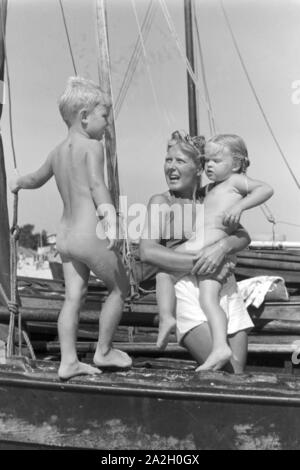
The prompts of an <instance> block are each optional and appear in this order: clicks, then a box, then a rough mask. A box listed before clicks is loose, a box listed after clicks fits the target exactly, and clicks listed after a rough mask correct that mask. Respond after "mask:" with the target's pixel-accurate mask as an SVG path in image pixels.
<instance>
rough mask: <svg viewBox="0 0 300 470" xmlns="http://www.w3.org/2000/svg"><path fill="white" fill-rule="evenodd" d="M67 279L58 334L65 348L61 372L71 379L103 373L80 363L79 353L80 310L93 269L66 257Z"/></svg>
mask: <svg viewBox="0 0 300 470" xmlns="http://www.w3.org/2000/svg"><path fill="white" fill-rule="evenodd" d="M62 261H63V270H64V278H65V301H64V304H63V307H62V310H61V312H60V314H59V317H58V335H59V342H60V350H61V363H60V367H59V369H58V375H59V377H60V378H61V379H63V380H67V379H70V378H71V377H75V376H76V375H85V374H99V373H100V371H99V370H98V369H96V368H95V367H92V366H90V365H88V364H84V363H82V362H79V360H78V357H77V352H76V339H77V329H78V320H79V313H80V308H81V306H82V303H83V302H84V299H85V295H86V291H87V283H88V278H89V269H88V268H87V267H86V266H85V265H84V264H83V263H80V262H78V261H75V260H70V259H66V258H65V257H64V256H62Z"/></svg>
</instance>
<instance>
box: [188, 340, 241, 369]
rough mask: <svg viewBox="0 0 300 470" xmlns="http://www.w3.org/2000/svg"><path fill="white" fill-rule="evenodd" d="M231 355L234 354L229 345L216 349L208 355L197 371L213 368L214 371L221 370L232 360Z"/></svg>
mask: <svg viewBox="0 0 300 470" xmlns="http://www.w3.org/2000/svg"><path fill="white" fill-rule="evenodd" d="M231 356H232V351H231V349H230V347H229V346H226V347H224V348H219V349H215V350H214V351H212V352H211V354H210V355H209V356H208V358H207V359H206V361H205V362H204V364H202V365H201V366H199V367H197V369H196V372H201V371H204V370H213V371H215V370H220V369H222V367H224V366H225V364H226V363H227V362H228V361H229V360H230V358H231Z"/></svg>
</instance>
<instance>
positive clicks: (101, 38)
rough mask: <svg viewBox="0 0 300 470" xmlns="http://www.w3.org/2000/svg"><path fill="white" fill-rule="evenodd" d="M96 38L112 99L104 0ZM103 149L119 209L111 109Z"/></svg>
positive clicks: (106, 88) (103, 76) (102, 78)
mask: <svg viewBox="0 0 300 470" xmlns="http://www.w3.org/2000/svg"><path fill="white" fill-rule="evenodd" d="M96 8H97V38H98V74H99V82H100V87H101V89H102V90H103V91H104V92H105V93H107V94H108V96H109V97H110V98H111V100H112V86H111V76H110V61H109V44H108V33H107V20H106V8H105V0H97V3H96ZM105 151H106V167H107V178H108V188H109V190H110V193H111V197H112V200H113V203H114V206H115V208H116V209H117V210H118V209H119V195H120V186H119V172H118V160H117V148H116V130H115V119H114V114H113V109H112V114H111V122H110V126H109V130H106V132H105Z"/></svg>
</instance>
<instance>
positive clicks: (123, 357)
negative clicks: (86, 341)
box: [94, 348, 132, 369]
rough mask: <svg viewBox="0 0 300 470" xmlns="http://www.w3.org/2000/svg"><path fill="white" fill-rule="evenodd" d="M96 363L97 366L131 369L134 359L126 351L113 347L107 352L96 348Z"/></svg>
mask: <svg viewBox="0 0 300 470" xmlns="http://www.w3.org/2000/svg"><path fill="white" fill-rule="evenodd" d="M94 364H95V365H96V366H97V367H118V368H120V369H129V367H131V366H132V359H131V358H130V357H129V356H128V354H126V353H125V352H124V351H120V350H119V349H114V348H111V349H109V351H108V352H107V353H106V354H103V353H102V352H101V351H99V350H96V352H95V355H94Z"/></svg>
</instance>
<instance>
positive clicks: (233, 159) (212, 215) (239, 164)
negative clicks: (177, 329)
mask: <svg viewBox="0 0 300 470" xmlns="http://www.w3.org/2000/svg"><path fill="white" fill-rule="evenodd" d="M178 140H179V142H180V135H179V137H178ZM175 145H176V142H175ZM248 165H249V159H248V152H247V148H246V145H245V143H244V141H243V140H242V139H241V138H240V137H239V136H236V135H232V134H220V135H217V136H215V137H213V138H212V139H210V140H209V141H208V142H207V144H206V146H205V172H206V175H207V177H208V178H209V179H210V181H211V182H212V183H210V184H208V185H207V186H206V187H205V188H204V189H205V199H204V205H203V211H202V217H198V218H197V220H196V227H195V234H194V236H193V237H191V238H190V239H189V240H188V241H186V242H185V243H183V244H182V245H180V246H179V247H177V248H176V251H185V252H189V253H195V254H197V253H199V251H200V250H201V249H202V248H203V247H204V246H209V245H212V244H214V243H216V242H217V241H220V243H222V239H223V238H224V237H225V236H226V235H229V234H231V233H232V232H233V230H234V229H235V228H236V227H237V224H238V223H239V221H240V217H241V214H242V212H243V211H244V210H247V209H250V208H252V207H255V206H257V205H259V204H262V203H263V202H265V201H266V200H267V199H269V198H270V197H271V196H272V194H273V190H272V188H270V186H268V185H267V184H265V183H262V182H260V181H256V180H253V179H251V178H249V177H247V176H246V174H245V172H246V168H247V166H248ZM180 171H181V170H180V167H179V168H174V172H173V174H174V178H175V176H176V175H177V174H178V175H177V177H178V178H180V177H181V175H180ZM221 268H222V267H221ZM221 268H220V269H221ZM217 276H218V273H214V274H213V275H212V276H211V277H210V278H205V279H199V287H200V304H201V307H202V309H203V311H204V313H205V315H206V317H207V319H208V323H209V326H210V329H211V334H212V340H213V350H212V352H211V354H210V355H209V357H208V358H207V360H206V361H205V363H204V364H203V365H202V366H200V367H198V369H197V370H217V369H220V368H222V367H223V366H224V365H225V364H226V362H228V361H229V359H230V358H231V354H232V352H231V349H230V347H229V346H228V344H227V318H226V314H225V312H224V311H223V309H222V308H221V307H220V303H219V299H220V291H221V287H222V285H221V283H220V282H219V281H218V280H217ZM170 281H171V278H170V276H167V275H166V274H163V273H162V274H160V281H159V292H165V293H166V292H167V291H168V292H170ZM168 286H169V287H168ZM164 302H165V303H166V302H167V300H165V301H164ZM169 304H170V306H171V308H170V309H169V317H170V320H169V322H168V320H165V324H166V325H167V324H171V322H172V320H171V317H172V315H171V314H170V312H171V311H172V310H173V309H174V300H172V298H171V299H170V301H169ZM167 311H168V310H167V309H166V308H165V309H164V312H165V316H167ZM173 321H174V320H173ZM163 324H164V323H163ZM163 333H164V332H160V341H161V343H162V342H164V343H165V342H166V336H167V335H168V330H167V328H166V329H165V335H163Z"/></svg>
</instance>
